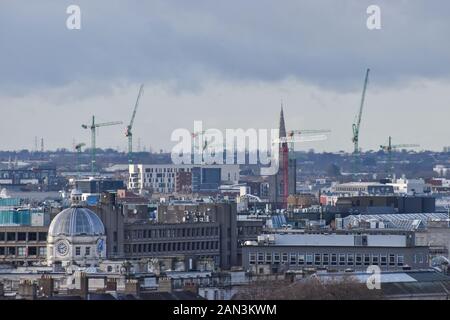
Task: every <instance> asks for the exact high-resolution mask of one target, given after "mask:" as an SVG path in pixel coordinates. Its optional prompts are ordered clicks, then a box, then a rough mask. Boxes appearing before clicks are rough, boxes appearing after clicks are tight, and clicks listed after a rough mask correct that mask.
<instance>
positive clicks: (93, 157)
mask: <svg viewBox="0 0 450 320" xmlns="http://www.w3.org/2000/svg"><path fill="white" fill-rule="evenodd" d="M122 123H123V122H122V121H113V122H104V123H95V116H92V123H91V124H90V125H88V124H82V125H81V127H82V128H83V129H91V173H92V174H94V173H95V170H96V163H95V161H96V141H95V140H96V139H95V137H96V131H97V128H99V127H108V126H115V125H119V124H122Z"/></svg>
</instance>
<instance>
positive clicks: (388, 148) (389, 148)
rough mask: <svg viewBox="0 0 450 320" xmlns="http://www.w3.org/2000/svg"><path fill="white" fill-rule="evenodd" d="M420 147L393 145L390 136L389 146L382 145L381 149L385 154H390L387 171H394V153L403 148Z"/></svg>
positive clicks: (415, 145) (416, 146) (414, 146)
mask: <svg viewBox="0 0 450 320" xmlns="http://www.w3.org/2000/svg"><path fill="white" fill-rule="evenodd" d="M418 147H420V145H418V144H392V137H391V136H389V139H388V144H387V145H381V146H380V149H381V150H383V151H384V152H387V153H388V163H387V171H388V172H389V171H394V167H393V165H392V151H395V150H398V149H402V148H418Z"/></svg>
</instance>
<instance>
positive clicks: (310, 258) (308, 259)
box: [306, 253, 313, 266]
mask: <svg viewBox="0 0 450 320" xmlns="http://www.w3.org/2000/svg"><path fill="white" fill-rule="evenodd" d="M306 264H307V265H308V266H310V265H312V264H313V255H312V253H308V254H306Z"/></svg>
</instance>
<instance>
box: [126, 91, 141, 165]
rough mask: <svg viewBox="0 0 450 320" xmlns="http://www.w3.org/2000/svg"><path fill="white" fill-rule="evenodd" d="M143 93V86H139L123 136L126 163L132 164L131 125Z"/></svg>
mask: <svg viewBox="0 0 450 320" xmlns="http://www.w3.org/2000/svg"><path fill="white" fill-rule="evenodd" d="M143 91H144V85H143V84H141V87H140V88H139V93H138V96H137V99H136V103H135V104H134V109H133V114H132V115H131V120H130V124H129V125H128V126H127V129H126V131H125V136H126V137H127V138H128V163H132V162H133V160H132V154H133V132H132V131H133V124H134V119H135V118H136V112H137V109H138V106H139V100H140V99H141V96H142V93H143Z"/></svg>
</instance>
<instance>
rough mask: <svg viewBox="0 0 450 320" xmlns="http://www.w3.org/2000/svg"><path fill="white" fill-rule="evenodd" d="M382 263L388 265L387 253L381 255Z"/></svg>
mask: <svg viewBox="0 0 450 320" xmlns="http://www.w3.org/2000/svg"><path fill="white" fill-rule="evenodd" d="M381 265H382V266H385V265H387V256H386V255H385V254H384V255H381Z"/></svg>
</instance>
